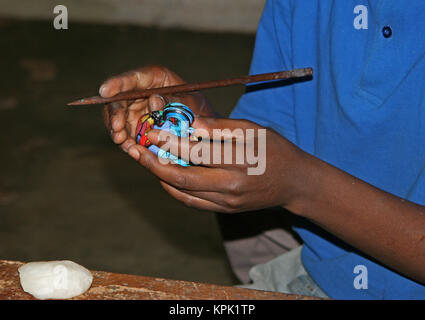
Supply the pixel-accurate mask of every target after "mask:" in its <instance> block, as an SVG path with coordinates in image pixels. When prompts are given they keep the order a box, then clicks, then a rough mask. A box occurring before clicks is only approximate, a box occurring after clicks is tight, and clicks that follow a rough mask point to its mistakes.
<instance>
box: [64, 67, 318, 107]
mask: <svg viewBox="0 0 425 320" xmlns="http://www.w3.org/2000/svg"><path fill="white" fill-rule="evenodd" d="M312 75H313V69H312V68H301V69H293V70H287V71H280V72H271V73H263V74H256V75H251V76H244V77H239V78H229V79H223V80H214V81H206V82H199V83H188V84H182V85H177V86H169V87H162V88H152V89H144V90H134V91H129V92H122V93H119V94H117V95H115V96H113V97H110V98H103V97H100V96H94V97H88V98H82V99H78V100H76V101H73V102H70V103H68V106H82V105H89V104H104V103H110V102H115V101H123V100H137V99H141V98H147V97H149V96H151V95H153V94H159V95H168V94H176V93H182V92H193V91H199V90H203V89H211V88H218V87H228V86H234V85H238V84H246V83H254V82H263V81H272V80H282V79H294V78H303V77H308V76H312Z"/></svg>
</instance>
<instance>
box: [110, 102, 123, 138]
mask: <svg viewBox="0 0 425 320" xmlns="http://www.w3.org/2000/svg"><path fill="white" fill-rule="evenodd" d="M107 112H108V117H109V125H108V129H110V130H111V129H112V130H113V131H114V132H119V131H121V130H123V129H124V127H125V123H126V118H127V115H126V113H127V108H126V105H125V103H122V102H112V103H110V104H108V105H107Z"/></svg>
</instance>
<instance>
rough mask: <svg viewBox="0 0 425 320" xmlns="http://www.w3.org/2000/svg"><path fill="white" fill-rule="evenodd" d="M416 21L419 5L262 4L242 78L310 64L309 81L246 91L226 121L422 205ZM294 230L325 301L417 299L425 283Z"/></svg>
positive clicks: (423, 108) (421, 43)
mask: <svg viewBox="0 0 425 320" xmlns="http://www.w3.org/2000/svg"><path fill="white" fill-rule="evenodd" d="M357 5H363V6H364V7H365V8H366V11H367V18H366V17H365V16H364V13H365V12H366V11H365V10H363V11H359V10H357V13H355V10H354V9H355V7H356V6H357ZM363 9H364V8H363ZM359 14H363V21H360V18H358V19H357V25H356V23H355V18H356V17H357V16H359ZM424 14H425V1H423V0H411V1H367V0H343V1H332V0H294V1H291V0H274V1H273V0H270V1H267V3H266V6H265V9H264V12H263V16H262V18H261V21H260V24H259V27H258V31H257V38H256V44H255V50H254V56H253V60H252V64H251V70H250V73H251V74H257V73H265V72H272V71H278V70H286V69H292V68H302V67H309V66H311V67H313V68H314V72H315V73H314V77H313V79H312V80H311V81H305V82H297V83H293V84H291V85H285V86H272V87H269V88H264V87H259V86H248V87H247V92H246V93H245V94H244V95H243V96H242V97H241V99H240V100H239V102H238V104H237V106H236V107H235V109H234V110H233V112H232V114H231V117H232V118H237V119H248V120H251V121H254V122H256V123H258V124H260V125H262V126H265V127H269V128H273V129H274V130H276V131H277V132H279V133H280V134H281V135H283V136H284V137H286V138H287V139H289V140H290V141H292V142H293V143H295V144H296V145H298V146H299V147H300V148H301V149H303V150H304V151H306V152H308V153H310V154H312V155H314V156H316V157H318V158H320V159H322V160H324V161H326V162H328V163H330V164H331V165H333V166H335V167H337V168H340V169H342V170H344V171H345V172H348V173H349V174H351V175H354V176H356V177H358V178H359V179H362V180H363V181H366V182H368V183H370V184H372V185H374V186H376V187H377V188H380V189H382V190H385V191H387V192H389V193H392V194H394V195H397V196H400V197H402V198H405V199H408V200H410V201H412V202H416V203H418V204H421V205H425V58H424V53H425V32H424V30H425V18H424ZM366 19H367V21H366ZM359 25H360V28H359ZM366 27H367V29H366ZM384 27H388V28H385V29H384ZM301 220H304V219H301ZM295 230H296V231H297V232H298V234H299V235H300V236H301V238H302V239H303V241H304V248H303V251H302V261H303V264H304V266H305V268H306V270H307V271H308V273H309V274H310V275H311V277H312V278H313V279H314V280H315V281H316V283H317V284H318V285H319V286H320V287H321V288H322V289H323V291H325V292H326V293H327V294H328V295H329V296H330V297H332V298H337V299H425V286H423V285H421V284H419V283H417V282H415V281H412V280H410V279H408V278H406V277H404V276H402V275H400V274H398V273H396V272H394V271H391V270H389V269H388V268H386V267H384V266H382V265H380V264H379V263H378V262H376V261H372V260H370V259H369V258H368V257H367V256H366V255H364V254H362V253H361V252H358V251H357V250H356V249H354V248H352V247H350V246H349V245H347V244H345V243H343V242H342V241H340V240H338V239H337V238H335V237H333V236H332V235H330V234H328V233H326V232H325V231H324V230H322V229H320V228H319V227H317V226H314V225H313V224H310V223H308V222H307V221H301V223H300V225H298V226H297V227H296V228H295ZM424 232H425V230H424ZM357 265H362V266H365V267H366V268H367V277H368V288H367V289H356V288H355V286H354V279H355V277H356V276H358V274H356V273H354V269H355V267H356V266H357ZM424 267H425V266H424Z"/></svg>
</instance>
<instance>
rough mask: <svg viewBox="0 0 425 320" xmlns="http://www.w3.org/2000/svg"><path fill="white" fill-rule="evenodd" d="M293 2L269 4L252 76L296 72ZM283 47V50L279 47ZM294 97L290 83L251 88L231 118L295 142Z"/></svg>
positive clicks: (266, 6) (271, 1)
mask: <svg viewBox="0 0 425 320" xmlns="http://www.w3.org/2000/svg"><path fill="white" fill-rule="evenodd" d="M290 7H291V5H290V1H288V0H283V1H274V0H268V1H267V2H266V5H265V7H264V10H263V14H262V16H261V19H260V22H259V25H258V28H257V34H256V40H255V47H254V54H253V59H252V61H251V67H250V74H259V73H268V72H275V71H282V70H289V69H292V68H293V65H292V57H291V51H292V50H291V20H292V19H291V11H292V10H291V8H290ZM280 44H282V46H281V45H280ZM293 96H294V93H293V88H292V86H291V85H290V82H289V81H278V82H276V83H267V84H264V83H262V84H249V85H247V86H246V92H245V94H244V95H243V96H242V97H241V98H240V99H239V101H238V103H237V105H236V107H235V108H234V109H233V111H232V113H231V114H230V118H233V119H247V120H250V121H253V122H255V123H257V124H259V125H261V126H264V127H269V128H272V129H274V130H275V131H277V132H279V133H280V134H281V135H283V136H285V137H286V138H287V139H289V140H291V141H292V142H294V140H295V124H294V99H293Z"/></svg>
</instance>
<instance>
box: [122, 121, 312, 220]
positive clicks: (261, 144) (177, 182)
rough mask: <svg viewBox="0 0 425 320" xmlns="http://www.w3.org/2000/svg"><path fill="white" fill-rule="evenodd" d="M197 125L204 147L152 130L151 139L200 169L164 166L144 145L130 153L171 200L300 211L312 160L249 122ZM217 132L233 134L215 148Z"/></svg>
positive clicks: (218, 207) (221, 208) (219, 207)
mask: <svg viewBox="0 0 425 320" xmlns="http://www.w3.org/2000/svg"><path fill="white" fill-rule="evenodd" d="M193 126H194V127H195V128H196V130H195V133H194V135H195V136H201V137H202V141H201V142H193V141H189V140H188V139H185V138H177V137H176V136H173V135H171V134H169V133H168V132H165V131H161V130H151V131H150V132H149V133H148V136H147V137H148V139H149V140H150V141H151V142H152V143H153V144H155V145H157V146H162V147H163V149H164V150H169V151H170V152H171V153H173V154H175V155H178V156H180V157H181V158H182V159H183V160H186V161H191V162H192V163H196V164H198V165H196V166H190V167H182V166H179V165H176V164H173V163H169V164H164V159H161V158H158V157H157V156H156V155H154V154H153V153H152V152H151V151H149V150H148V149H146V148H144V147H142V146H139V145H134V146H132V147H131V148H130V150H129V154H130V156H132V157H133V158H134V159H135V160H137V161H138V162H139V163H140V164H141V165H142V166H144V167H146V168H147V169H148V170H150V171H151V172H152V173H153V174H155V175H156V176H157V177H158V178H159V179H160V183H161V185H162V186H163V188H164V189H165V190H166V191H167V192H168V193H169V194H170V195H172V196H173V197H174V198H176V199H177V200H180V201H181V202H183V203H184V204H186V205H187V206H190V207H195V208H198V209H203V210H210V211H217V212H227V213H233V212H242V211H249V210H256V209H262V208H266V207H272V206H284V207H286V208H288V209H290V210H291V209H293V210H295V211H296V210H297V204H298V202H297V200H298V198H299V197H300V194H301V193H302V192H303V191H302V190H303V188H302V187H303V186H305V183H307V182H306V179H308V178H309V177H308V174H307V173H306V169H307V168H306V166H307V165H308V161H306V157H305V153H304V152H303V151H302V150H301V149H299V148H297V147H296V146H295V145H293V144H292V143H290V142H289V141H288V140H286V139H285V138H283V137H282V136H280V135H279V134H277V133H276V132H274V131H273V130H271V129H264V128H262V127H260V126H258V125H256V124H254V123H253V122H250V121H247V120H231V119H217V118H199V119H196V120H195V122H194V125H193ZM214 129H221V130H223V129H230V130H228V132H227V133H226V132H225V131H222V132H223V133H224V134H223V135H222V137H221V139H222V143H218V144H216V146H214V141H212V139H213V138H216V139H215V141H216V142H217V141H218V140H220V137H219V138H218V139H217V136H215V137H214V131H213V130H214ZM235 129H237V130H235ZM247 129H253V130H251V132H253V133H254V134H253V135H252V137H253V138H254V139H251V138H250V137H249V135H247V132H248V131H249V130H248V131H247ZM238 131H239V132H238ZM216 133H217V131H216ZM208 137H209V138H210V139H211V140H210V139H208ZM241 146H242V147H243V148H242V147H241ZM214 148H216V150H214ZM238 148H239V149H238ZM218 149H221V152H220V153H217V150H218ZM173 150H174V151H173ZM201 150H202V152H200V151H201ZM238 150H239V153H238ZM176 153H178V154H176ZM225 157H228V158H227V160H226V159H225ZM256 159H257V161H253V160H256ZM250 169H251V170H250ZM249 170H250V171H249Z"/></svg>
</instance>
